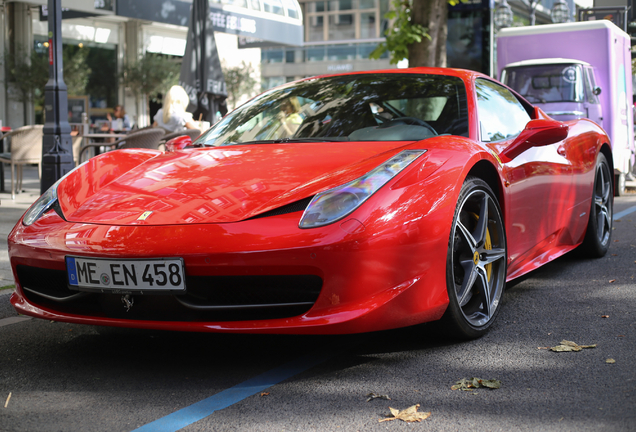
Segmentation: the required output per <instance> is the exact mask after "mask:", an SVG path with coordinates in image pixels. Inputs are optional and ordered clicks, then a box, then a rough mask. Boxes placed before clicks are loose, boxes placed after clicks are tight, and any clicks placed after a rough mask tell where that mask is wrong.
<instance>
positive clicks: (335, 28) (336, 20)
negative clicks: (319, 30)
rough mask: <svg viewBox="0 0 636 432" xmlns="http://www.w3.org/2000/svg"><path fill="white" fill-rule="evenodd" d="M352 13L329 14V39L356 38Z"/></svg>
mask: <svg viewBox="0 0 636 432" xmlns="http://www.w3.org/2000/svg"><path fill="white" fill-rule="evenodd" d="M354 18H355V15H354V14H338V15H329V40H346V39H355V38H356V26H355V22H354V21H355V19H354Z"/></svg>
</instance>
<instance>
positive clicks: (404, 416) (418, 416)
mask: <svg viewBox="0 0 636 432" xmlns="http://www.w3.org/2000/svg"><path fill="white" fill-rule="evenodd" d="M419 407H420V404H417V405H413V406H412V407H409V408H407V409H405V410H402V411H400V410H397V409H395V408H391V407H389V410H390V411H391V414H390V415H388V416H387V418H384V419H380V423H382V422H385V421H391V420H402V421H405V422H420V421H422V420H426V419H427V418H429V417H430V416H431V413H430V412H421V413H420V412H417V409H418V408H419ZM391 415H392V416H393V417H391Z"/></svg>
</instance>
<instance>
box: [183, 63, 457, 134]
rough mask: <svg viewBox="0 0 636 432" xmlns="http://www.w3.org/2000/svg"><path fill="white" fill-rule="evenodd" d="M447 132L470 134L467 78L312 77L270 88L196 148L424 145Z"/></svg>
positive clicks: (397, 75)
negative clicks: (364, 143) (292, 144)
mask: <svg viewBox="0 0 636 432" xmlns="http://www.w3.org/2000/svg"><path fill="white" fill-rule="evenodd" d="M439 134H453V135H463V136H468V108H467V103H466V90H465V87H464V83H463V81H462V80H461V79H459V78H457V77H450V76H444V75H423V74H422V75H417V74H361V75H345V76H334V77H325V78H315V79H308V80H303V81H300V82H294V83H290V84H287V85H285V86H282V87H278V88H275V89H272V90H270V91H267V92H265V93H263V94H261V95H260V96H257V97H256V98H254V99H252V100H251V101H249V102H247V103H246V104H244V105H242V106H241V107H239V108H237V109H236V110H234V111H233V112H231V113H230V114H228V115H227V116H225V117H224V118H223V119H222V120H221V121H220V122H219V123H217V124H216V125H215V126H214V127H212V128H211V129H210V130H208V131H207V132H206V133H204V134H203V135H202V136H201V137H199V138H198V139H197V140H196V141H195V143H194V144H195V145H197V144H198V145H211V146H225V145H234V144H241V143H242V144H260V143H263V144H266V143H271V142H299V143H302V142H323V141H418V140H422V139H426V138H430V137H432V136H436V135H439Z"/></svg>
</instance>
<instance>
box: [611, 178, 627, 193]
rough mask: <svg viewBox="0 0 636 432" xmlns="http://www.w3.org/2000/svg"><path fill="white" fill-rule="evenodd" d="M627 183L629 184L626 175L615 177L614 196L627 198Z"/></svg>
mask: <svg viewBox="0 0 636 432" xmlns="http://www.w3.org/2000/svg"><path fill="white" fill-rule="evenodd" d="M625 182H627V176H626V175H625V174H624V173H620V174H615V175H614V195H615V196H625V193H626V188H627V186H625Z"/></svg>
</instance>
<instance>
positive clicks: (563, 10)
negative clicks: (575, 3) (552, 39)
mask: <svg viewBox="0 0 636 432" xmlns="http://www.w3.org/2000/svg"><path fill="white" fill-rule="evenodd" d="M550 17H551V18H552V22H554V23H566V22H569V21H570V8H569V7H568V4H567V3H566V2H565V0H557V1H556V2H554V5H553V6H552V10H551V11H550Z"/></svg>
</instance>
